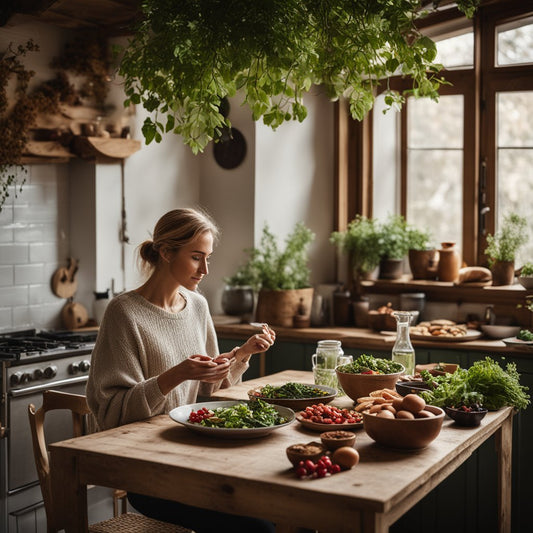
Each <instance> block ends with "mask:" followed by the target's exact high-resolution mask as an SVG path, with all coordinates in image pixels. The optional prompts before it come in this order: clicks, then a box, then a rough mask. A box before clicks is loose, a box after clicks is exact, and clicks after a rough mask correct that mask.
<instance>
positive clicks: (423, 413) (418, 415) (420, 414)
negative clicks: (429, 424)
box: [415, 409, 435, 418]
mask: <svg viewBox="0 0 533 533" xmlns="http://www.w3.org/2000/svg"><path fill="white" fill-rule="evenodd" d="M432 416H435V415H434V414H433V413H430V412H429V411H425V410H424V409H422V410H421V411H418V413H415V417H416V418H431V417H432Z"/></svg>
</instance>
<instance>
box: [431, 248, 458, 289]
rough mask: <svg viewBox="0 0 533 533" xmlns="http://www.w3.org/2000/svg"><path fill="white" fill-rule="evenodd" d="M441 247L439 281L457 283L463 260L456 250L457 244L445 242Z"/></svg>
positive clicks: (438, 269) (438, 270) (438, 268)
mask: <svg viewBox="0 0 533 533" xmlns="http://www.w3.org/2000/svg"><path fill="white" fill-rule="evenodd" d="M441 246H442V247H441V249H440V250H439V264H438V267H437V278H438V279H439V281H457V279H458V278H459V269H460V268H461V258H460V256H459V252H458V251H457V250H456V249H455V243H454V242H443V243H441Z"/></svg>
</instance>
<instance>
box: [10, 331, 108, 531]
mask: <svg viewBox="0 0 533 533" xmlns="http://www.w3.org/2000/svg"><path fill="white" fill-rule="evenodd" d="M96 336H97V331H92V330H87V331H38V330H35V329H31V330H25V331H17V332H12V333H6V334H2V335H0V368H1V376H0V378H1V379H0V386H1V389H0V393H1V396H0V399H1V403H0V532H2V533H3V532H6V533H11V532H15V531H16V532H23V533H36V532H38V531H45V530H46V514H45V511H44V506H43V503H42V496H41V491H40V486H39V481H38V477H37V472H36V470H35V463H34V458H33V448H32V440H31V432H30V427H29V422H28V405H29V404H30V403H32V404H34V405H35V406H36V407H40V405H41V404H42V393H43V391H45V390H47V389H53V390H61V391H63V392H71V393H75V394H85V385H86V382H87V379H88V374H89V369H90V366H91V352H92V349H93V347H94V344H95V342H96ZM54 415H55V416H54ZM48 418H50V421H49V426H50V427H48V428H47V434H48V435H49V436H50V442H56V441H60V440H64V439H67V438H70V437H71V435H72V425H71V419H70V416H68V414H67V413H66V412H62V411H59V412H54V413H50V414H49V415H48V417H47V420H48ZM90 492H92V494H90V495H89V500H90V502H91V500H92V503H91V508H92V509H93V511H92V512H93V516H92V517H91V519H94V520H103V519H105V518H109V516H110V515H111V514H112V508H113V500H112V490H111V489H103V488H97V489H95V490H94V491H90Z"/></svg>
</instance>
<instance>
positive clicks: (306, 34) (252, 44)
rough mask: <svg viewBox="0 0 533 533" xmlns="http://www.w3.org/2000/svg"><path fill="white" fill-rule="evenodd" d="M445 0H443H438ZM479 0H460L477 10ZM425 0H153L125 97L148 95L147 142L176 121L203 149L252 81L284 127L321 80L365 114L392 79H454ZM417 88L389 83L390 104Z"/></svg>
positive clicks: (128, 57)
mask: <svg viewBox="0 0 533 533" xmlns="http://www.w3.org/2000/svg"><path fill="white" fill-rule="evenodd" d="M438 3H439V2H438V1H436V2H434V4H438ZM477 3H478V0H459V1H458V2H457V4H458V6H459V8H460V9H461V10H463V12H465V13H466V14H468V15H472V14H473V11H474V9H475V6H476V5H477ZM421 4H422V2H421V1H420V0H391V1H386V2H385V1H377V0H358V1H354V0H321V1H310V0H270V1H268V2H257V1H256V2H254V1H248V0H209V1H207V0H206V1H203V2H198V1H197V0H181V1H180V2H171V1H168V0H143V2H142V11H143V20H142V22H141V23H140V25H139V26H138V28H137V31H136V33H135V34H134V36H133V37H132V39H131V40H130V42H129V44H128V46H127V47H126V48H125V51H124V55H123V59H122V61H121V65H120V69H119V70H120V73H121V74H122V75H123V76H124V79H125V90H126V95H127V100H126V102H125V105H129V104H130V103H133V104H142V105H143V106H144V108H145V109H146V110H148V111H149V112H154V114H153V116H151V117H149V118H147V119H146V120H145V123H144V126H143V135H144V137H145V139H146V143H147V144H148V143H150V142H152V141H153V140H155V141H156V142H159V141H161V139H162V135H163V134H164V133H166V132H170V131H172V132H174V133H176V134H180V135H182V136H183V139H184V142H185V143H186V144H187V145H189V146H190V147H191V149H192V151H193V152H194V153H197V152H199V151H202V150H203V149H204V148H205V146H206V145H207V144H208V142H209V141H210V140H212V139H216V138H217V137H218V135H217V134H218V133H219V132H220V130H222V128H224V127H229V126H230V122H229V120H228V119H227V118H225V117H224V116H223V115H222V114H221V113H220V110H219V106H220V102H221V100H222V99H223V98H224V97H226V96H234V95H235V94H236V92H237V91H241V94H242V95H243V100H244V102H245V103H246V104H247V105H248V106H249V107H250V109H251V112H252V116H253V119H254V120H258V119H260V118H262V119H263V122H264V123H265V124H266V125H268V126H271V127H272V128H273V129H276V128H277V127H278V126H279V125H280V124H282V123H283V122H284V121H287V120H298V121H302V120H304V118H305V117H306V114H307V110H306V108H305V106H304V105H303V95H304V94H305V93H306V92H308V91H309V89H310V88H311V86H312V85H313V84H319V85H322V86H324V87H325V89H326V91H327V94H328V95H329V97H330V98H332V99H337V98H339V97H341V96H343V97H345V98H347V100H348V101H349V104H350V111H351V114H352V116H353V117H354V118H356V119H358V120H361V119H362V118H363V117H364V116H365V114H366V113H367V112H368V111H369V110H370V109H371V108H372V106H373V102H374V92H375V88H376V85H377V84H378V82H379V81H380V80H383V79H386V78H388V77H391V76H392V75H393V74H394V75H397V74H398V73H400V74H402V75H404V76H409V77H411V78H412V80H413V86H412V89H410V91H408V93H410V94H413V95H415V96H428V97H431V98H433V99H436V98H437V97H438V89H439V87H440V85H441V84H442V83H444V80H443V79H442V78H441V77H439V76H438V72H439V70H440V68H441V66H440V65H436V64H434V63H433V61H434V60H435V57H436V47H435V43H434V42H433V41H432V40H431V39H429V38H427V37H424V36H422V35H421V34H420V32H419V31H418V30H417V29H416V22H417V20H419V19H420V18H421V17H423V16H424V14H425V13H424V12H423V11H422V10H421ZM404 97H405V95H401V94H398V93H395V92H392V91H389V92H388V94H387V96H386V102H387V104H388V105H389V106H393V105H394V106H396V105H398V106H399V105H401V103H402V102H403V100H404Z"/></svg>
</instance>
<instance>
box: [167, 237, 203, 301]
mask: <svg viewBox="0 0 533 533" xmlns="http://www.w3.org/2000/svg"><path fill="white" fill-rule="evenodd" d="M212 253H213V235H212V234H211V232H210V231H205V232H204V233H201V234H200V235H199V236H198V237H197V238H196V239H195V240H194V241H192V242H190V243H189V244H187V245H185V246H183V247H182V248H179V249H178V250H176V251H175V252H170V253H169V254H168V256H167V257H168V259H169V273H170V275H171V276H172V277H173V279H174V281H175V282H177V283H178V284H179V285H180V286H183V287H185V288H186V289H189V290H191V291H194V290H195V289H196V288H197V287H198V284H199V283H200V281H202V278H203V277H204V276H205V275H206V274H207V273H208V271H209V269H208V264H209V257H210V256H211V254H212Z"/></svg>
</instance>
